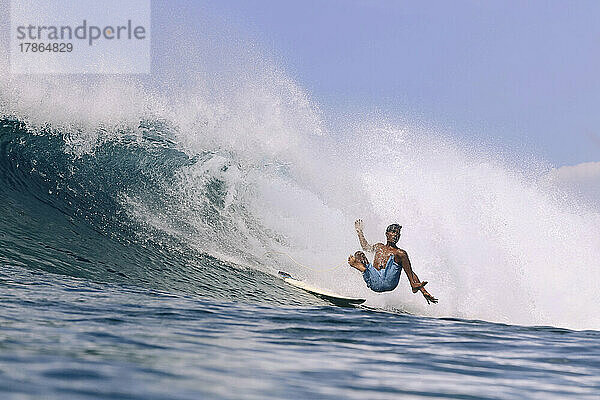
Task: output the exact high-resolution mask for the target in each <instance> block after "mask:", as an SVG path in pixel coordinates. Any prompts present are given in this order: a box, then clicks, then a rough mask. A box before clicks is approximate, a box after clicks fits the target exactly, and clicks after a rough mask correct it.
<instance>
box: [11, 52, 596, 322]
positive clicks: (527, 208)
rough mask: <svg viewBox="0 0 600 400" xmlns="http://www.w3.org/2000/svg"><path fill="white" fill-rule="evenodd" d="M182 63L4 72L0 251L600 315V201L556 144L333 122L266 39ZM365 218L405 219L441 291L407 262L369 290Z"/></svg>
mask: <svg viewBox="0 0 600 400" xmlns="http://www.w3.org/2000/svg"><path fill="white" fill-rule="evenodd" d="M175 47H177V46H175ZM180 47H181V46H180ZM205 53H206V52H204V53H203V54H205ZM186 54H197V53H195V52H194V51H193V49H189V51H187V52H186ZM181 62H182V63H184V66H186V67H185V68H180V69H182V70H184V71H188V70H189V71H191V72H189V71H188V72H187V75H186V76H185V79H183V78H182V77H179V78H177V79H179V80H177V79H175V80H177V82H175V81H174V80H173V79H174V78H173V77H172V76H171V75H168V74H164V75H163V76H162V77H156V76H154V77H152V78H150V79H146V78H132V77H115V76H109V77H65V76H62V77H49V76H39V77H35V76H29V77H19V79H16V78H15V77H13V76H8V75H4V76H0V78H1V79H0V89H1V92H0V115H1V116H2V118H3V119H2V121H1V126H2V127H1V128H0V152H1V153H0V156H1V157H2V158H1V160H0V171H1V175H0V181H1V183H0V184H1V186H0V197H1V199H0V200H1V202H0V204H1V205H0V218H2V228H0V235H2V238H3V241H2V244H1V245H0V262H2V263H3V264H17V265H24V266H27V267H29V268H42V269H44V270H47V271H51V272H58V273H63V274H68V275H72V276H79V277H83V278H86V279H94V280H101V281H105V280H117V281H122V282H128V283H133V284H141V285H147V286H150V287H153V288H159V289H164V290H183V291H185V292H189V293H194V294H197V295H202V296H216V297H223V298H228V299H234V300H243V301H245V300H248V299H256V300H258V301H263V300H265V299H267V300H268V299H282V298H285V297H290V296H295V295H294V294H292V293H293V291H288V292H282V291H281V290H280V286H278V285H274V282H275V279H276V278H275V274H276V272H277V270H279V269H286V270H288V271H289V272H291V273H293V274H295V275H298V276H300V277H301V278H304V279H307V280H309V281H311V282H312V283H314V284H316V285H318V286H323V287H328V288H331V289H335V290H336V291H337V292H341V293H342V294H349V295H356V296H365V297H367V299H368V303H367V304H369V305H370V306H374V307H381V308H391V309H404V310H407V311H409V312H413V313H416V314H420V315H431V316H453V317H460V318H469V319H484V320H490V321H501V322H506V323H512V324H527V325H554V326H564V327H569V328H576V329H578V328H581V329H583V328H591V329H600V317H599V316H597V315H596V313H594V299H593V296H594V295H595V294H596V293H597V292H598V291H599V289H600V288H599V283H598V282H600V270H599V269H598V267H597V260H598V256H600V254H599V252H600V228H599V226H600V224H598V222H600V218H599V215H598V213H597V212H596V211H594V210H593V209H592V208H590V207H587V206H586V205H585V204H584V203H581V202H580V201H578V199H577V198H574V197H571V196H570V195H569V194H568V193H563V192H561V191H560V190H559V189H558V188H556V187H554V186H552V185H549V184H548V183H547V180H545V179H543V176H545V175H546V174H547V172H548V170H549V168H548V167H547V166H546V165H545V164H544V163H543V162H541V161H535V160H521V159H519V156H517V155H515V154H511V153H510V152H509V151H508V152H507V151H506V150H503V151H499V150H498V148H497V147H494V146H483V145H478V144H474V143H464V142H463V141H460V140H457V139H454V138H452V137H450V136H448V135H443V134H440V133H438V132H435V131H431V130H428V129H425V128H419V127H418V126H413V125H410V124H392V123H390V122H388V121H386V120H383V119H382V118H371V119H362V118H361V117H360V116H355V117H354V118H353V120H352V121H349V122H348V123H347V124H345V125H344V126H343V128H341V127H335V126H333V123H332V122H331V121H334V120H336V118H337V117H338V116H337V115H336V114H335V113H330V114H327V115H326V114H324V113H323V111H321V110H320V109H319V107H318V106H317V105H316V104H315V103H314V102H313V101H311V100H310V96H309V94H308V93H306V91H304V90H302V88H301V87H300V86H299V85H297V84H296V83H295V82H294V81H293V80H292V79H290V78H289V77H288V76H286V74H285V73H284V72H282V71H281V69H280V68H277V67H274V66H272V65H271V64H270V63H269V62H268V61H265V60H262V59H261V58H260V56H257V55H254V56H251V57H249V58H248V59H244V60H237V65H238V67H237V68H234V69H233V70H232V71H230V72H229V75H228V76H225V77H224V76H223V74H225V73H224V72H223V71H224V70H219V69H218V68H216V67H214V66H213V68H212V69H211V71H212V72H206V71H204V72H199V71H198V70H197V69H195V68H196V67H195V66H194V67H193V68H192V67H191V66H190V68H187V66H188V65H191V64H185V63H186V62H187V61H185V60H184V61H181ZM190 62H191V61H190ZM194 65H195V64H194ZM215 70H217V71H218V72H219V73H218V74H216V75H215V72H214V71H215ZM217 75H218V78H215V76H217ZM225 75H227V74H225ZM161 79H163V80H161ZM183 81H185V82H187V83H186V84H185V85H182V84H181V82H183ZM356 218H363V220H365V222H366V225H367V226H366V234H367V237H368V238H369V239H370V240H371V241H376V240H378V239H379V240H381V239H383V234H382V232H383V229H384V227H385V226H386V225H387V224H389V223H391V222H399V223H400V224H402V225H403V226H404V228H403V236H402V238H401V240H400V243H399V244H400V246H401V247H403V248H405V249H407V250H408V252H409V255H410V256H411V260H412V264H413V267H414V269H415V270H416V271H417V273H418V274H419V276H420V277H421V278H422V279H425V280H428V281H429V282H430V284H429V287H430V291H431V292H432V293H433V294H434V295H436V296H437V297H439V298H440V303H439V304H438V305H437V306H435V307H433V306H427V305H426V303H425V302H424V301H423V299H422V298H420V297H419V296H415V295H412V294H411V293H410V290H409V289H408V283H407V282H406V280H405V279H403V280H402V281H401V283H400V286H399V288H398V289H397V290H396V291H394V292H393V293H389V294H385V295H378V294H374V293H371V292H369V291H368V290H367V289H366V287H365V285H364V283H363V282H362V280H361V278H360V276H359V275H358V274H357V273H356V271H354V270H352V269H350V268H349V267H347V266H345V265H344V263H345V259H346V257H347V255H348V254H349V253H351V252H353V251H355V250H356V249H357V246H358V243H357V240H356V238H355V235H354V231H353V221H354V220H355V219H356ZM276 252H282V253H285V254H290V255H291V256H293V258H294V259H296V260H300V261H301V262H302V264H304V265H305V266H300V265H298V264H295V263H293V262H290V261H289V259H288V258H287V257H280V256H273V255H272V254H274V253H276ZM268 254H271V255H268ZM334 267H335V268H334Z"/></svg>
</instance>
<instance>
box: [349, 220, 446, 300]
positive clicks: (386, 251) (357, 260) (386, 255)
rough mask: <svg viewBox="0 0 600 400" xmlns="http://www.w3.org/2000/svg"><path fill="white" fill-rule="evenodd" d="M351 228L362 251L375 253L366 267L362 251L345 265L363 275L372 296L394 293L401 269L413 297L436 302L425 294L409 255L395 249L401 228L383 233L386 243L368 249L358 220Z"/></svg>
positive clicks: (390, 227)
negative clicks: (421, 297) (371, 261)
mask: <svg viewBox="0 0 600 400" xmlns="http://www.w3.org/2000/svg"><path fill="white" fill-rule="evenodd" d="M354 228H355V229H356V233H357V235H358V240H359V241H360V246H361V247H362V249H363V250H364V251H370V252H375V257H374V258H373V264H371V263H369V260H368V259H367V256H365V253H363V252H362V251H357V252H356V253H354V255H350V257H348V264H350V266H352V267H354V268H356V269H357V270H359V271H360V272H362V273H363V278H364V280H365V282H366V283H367V286H368V287H369V289H371V290H373V291H375V292H389V291H391V290H394V289H396V287H397V286H398V282H399V281H400V272H401V271H402V269H404V272H406V276H407V277H408V281H409V282H410V286H411V287H412V291H413V293H417V292H421V293H422V294H423V297H425V300H427V304H430V302H431V303H437V302H438V300H437V299H436V298H435V297H433V296H432V295H431V294H429V292H428V291H427V290H425V285H426V284H427V281H423V282H421V281H420V280H419V277H418V276H417V274H415V273H414V271H413V270H412V268H411V266H410V260H409V259H408V253H407V252H406V251H404V250H402V249H400V248H398V246H396V243H398V239H400V229H402V226H400V225H398V224H392V225H390V226H388V227H387V229H386V230H385V236H386V239H387V243H386V244H383V243H375V244H374V245H370V244H369V243H368V242H367V239H365V235H364V233H363V222H362V220H361V219H358V220H356V222H355V223H354Z"/></svg>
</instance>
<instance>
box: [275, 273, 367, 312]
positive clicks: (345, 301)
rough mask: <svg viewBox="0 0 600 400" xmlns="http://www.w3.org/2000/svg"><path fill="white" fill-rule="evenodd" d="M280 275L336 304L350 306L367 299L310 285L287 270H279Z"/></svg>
mask: <svg viewBox="0 0 600 400" xmlns="http://www.w3.org/2000/svg"><path fill="white" fill-rule="evenodd" d="M279 277H280V278H281V279H283V280H284V282H286V283H289V284H290V285H292V286H295V287H297V288H299V289H302V290H304V291H306V292H308V293H310V294H312V295H315V296H317V297H320V298H322V299H324V300H327V301H329V302H331V303H333V304H335V305H336V306H342V307H350V306H355V305H359V304H362V303H364V302H365V301H367V300H366V299H359V298H356V297H346V296H342V295H339V294H337V293H333V292H330V291H328V290H325V289H321V288H318V287H316V286H312V285H309V284H308V283H306V282H302V281H301V280H298V279H295V278H293V277H292V276H291V275H290V274H288V273H287V272H283V271H279Z"/></svg>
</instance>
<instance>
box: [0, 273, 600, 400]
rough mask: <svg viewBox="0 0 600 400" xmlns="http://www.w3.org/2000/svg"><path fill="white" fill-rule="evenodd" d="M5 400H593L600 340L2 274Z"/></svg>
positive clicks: (295, 301)
mask: <svg viewBox="0 0 600 400" xmlns="http://www.w3.org/2000/svg"><path fill="white" fill-rule="evenodd" d="M0 279H1V281H0V282H1V283H0V285H1V286H0V289H1V300H0V301H1V307H0V325H1V329H0V335H1V336H0V337H1V341H0V344H1V346H2V352H1V354H0V368H1V374H0V391H1V397H2V398H6V399H11V398H14V399H29V398H31V399H34V398H44V399H64V398H75V399H106V398H115V399H198V398H207V399H209V398H210V399H237V398H244V399H282V398H302V399H315V398H318V399H340V398H347V399H364V398H369V399H397V398H404V397H405V398H452V399H508V398H535V399H564V398H581V399H584V398H589V399H596V398H598V393H599V391H600V374H599V372H600V332H597V331H572V330H568V329H558V328H553V327H522V326H514V325H504V324H494V323H489V322H484V321H469V320H460V319H454V318H440V319H438V318H425V317H419V316H414V315H408V314H401V313H392V312H382V311H376V310H369V309H364V308H341V307H336V306H332V305H328V304H326V303H324V302H322V301H320V300H318V299H315V298H311V297H307V296H304V295H303V294H302V293H298V292H296V291H295V289H291V288H287V287H285V286H284V285H285V284H283V283H282V282H281V281H277V280H276V279H273V280H272V281H270V282H269V284H270V285H272V286H273V290H274V291H276V292H280V293H281V298H280V299H276V298H271V299H266V300H265V301H256V302H242V301H226V300H223V301H216V300H214V299H212V300H209V299H204V298H202V297H199V296H185V295H181V294H173V293H168V292H161V291H155V290H148V289H142V288H139V287H135V286H130V285H117V284H107V283H96V282H93V281H89V280H85V279H75V278H69V277H65V276H61V275H56V274H50V273H46V272H39V271H31V270H28V269H24V268H22V267H16V266H10V265H3V267H2V273H1V275H0Z"/></svg>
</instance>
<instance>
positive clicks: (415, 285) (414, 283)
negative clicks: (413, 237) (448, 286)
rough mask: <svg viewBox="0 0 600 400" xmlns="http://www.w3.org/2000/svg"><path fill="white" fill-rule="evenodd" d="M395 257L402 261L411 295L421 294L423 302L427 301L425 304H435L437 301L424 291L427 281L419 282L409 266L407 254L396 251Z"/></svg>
mask: <svg viewBox="0 0 600 400" xmlns="http://www.w3.org/2000/svg"><path fill="white" fill-rule="evenodd" d="M397 255H398V256H399V257H400V260H401V261H402V269H404V272H405V273H406V276H407V277H408V280H409V281H410V286H411V287H412V291H413V293H417V292H421V293H422V294H423V297H425V300H427V304H429V302H432V303H437V302H438V299H436V298H435V297H433V296H432V295H431V294H430V293H429V292H428V291H427V290H426V289H425V285H427V281H423V282H421V281H420V280H419V277H418V276H417V274H416V273H415V272H414V271H413V270H412V267H411V265H410V260H409V259H408V253H407V252H406V251H404V250H398V253H397Z"/></svg>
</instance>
